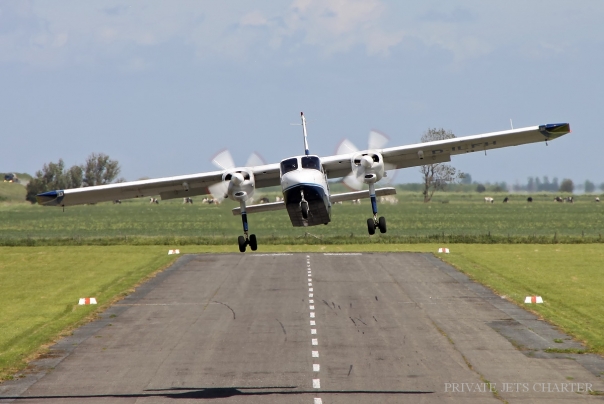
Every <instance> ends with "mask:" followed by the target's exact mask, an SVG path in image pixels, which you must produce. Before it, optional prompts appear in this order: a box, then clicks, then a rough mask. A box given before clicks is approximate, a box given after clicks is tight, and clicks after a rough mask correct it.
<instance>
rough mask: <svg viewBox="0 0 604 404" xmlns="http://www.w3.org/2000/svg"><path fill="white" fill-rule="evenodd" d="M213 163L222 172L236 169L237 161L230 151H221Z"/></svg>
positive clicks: (213, 159)
mask: <svg viewBox="0 0 604 404" xmlns="http://www.w3.org/2000/svg"><path fill="white" fill-rule="evenodd" d="M212 163H213V164H214V165H215V166H216V167H218V168H220V169H221V170H230V169H231V168H235V161H234V160H233V156H231V152H230V151H229V150H228V149H224V150H221V151H219V152H218V153H217V154H216V155H215V156H214V157H213V158H212Z"/></svg>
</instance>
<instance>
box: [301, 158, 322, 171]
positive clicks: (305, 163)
mask: <svg viewBox="0 0 604 404" xmlns="http://www.w3.org/2000/svg"><path fill="white" fill-rule="evenodd" d="M301 160H302V168H310V169H313V170H319V171H321V160H319V158H318V157H317V156H307V157H302V159H301Z"/></svg>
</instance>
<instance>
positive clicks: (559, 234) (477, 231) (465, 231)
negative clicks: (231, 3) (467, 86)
mask: <svg viewBox="0 0 604 404" xmlns="http://www.w3.org/2000/svg"><path fill="white" fill-rule="evenodd" d="M275 195H276V194H275ZM490 195H492V196H493V197H494V198H495V203H493V204H490V203H485V202H484V196H485V194H477V193H467V194H464V193H440V194H437V196H435V198H434V200H433V202H431V203H423V202H422V200H421V195H419V194H418V193H401V194H399V195H397V198H398V203H397V204H394V205H391V204H386V203H382V204H380V205H379V210H380V212H379V213H380V215H383V216H385V217H386V218H387V221H388V232H387V234H386V235H377V236H374V237H373V238H372V240H373V241H381V242H400V241H405V240H401V238H405V237H407V238H408V237H424V238H425V237H431V236H465V237H473V236H486V235H488V236H490V237H500V238H509V237H512V238H514V237H537V238H538V237H542V238H558V239H563V238H564V237H567V238H573V239H575V241H578V242H580V240H581V239H582V238H585V239H590V240H595V241H599V240H601V235H602V233H604V206H603V203H597V202H594V197H593V196H581V197H577V198H576V202H575V203H572V204H571V203H557V202H554V201H553V195H552V194H542V195H533V199H534V201H533V202H532V203H528V202H527V201H526V195H511V196H510V202H509V203H502V200H503V198H504V197H505V196H507V195H503V194H502V195H493V194H490ZM273 198H274V196H273V197H272V198H271V200H274V199H273ZM201 199H202V198H195V203H194V204H193V205H184V204H182V202H181V201H180V200H174V201H161V202H160V203H159V204H149V203H148V201H147V200H130V201H124V202H123V203H122V204H112V203H100V204H97V205H85V206H73V207H67V208H65V211H64V212H63V211H62V209H61V208H59V207H42V206H37V205H29V204H26V203H19V204H3V205H0V241H2V242H3V243H4V245H10V240H23V239H40V238H50V239H56V238H68V239H77V240H86V239H91V238H117V239H119V238H132V237H141V238H151V239H157V241H158V243H160V244H165V242H163V241H161V240H159V238H164V240H165V239H166V238H168V240H172V239H174V238H184V239H185V240H184V241H183V240H181V242H184V243H185V244H186V243H189V244H190V243H201V244H203V243H210V244H223V243H230V242H232V241H233V240H234V239H235V237H236V236H237V235H238V234H239V233H240V232H241V219H240V217H239V216H233V215H232V213H231V209H232V208H233V207H235V206H237V205H236V204H234V203H232V202H230V201H227V202H225V203H223V204H222V205H220V206H215V205H207V204H201V203H200V202H201ZM362 202H363V203H362V204H360V205H356V204H352V203H350V202H348V203H344V204H342V205H334V207H333V209H332V222H331V223H330V224H329V225H328V226H315V227H310V228H302V227H292V226H291V224H290V221H289V218H288V216H287V213H286V211H285V210H283V211H275V212H266V213H258V214H253V215H250V217H249V222H250V229H251V231H252V232H253V233H256V234H257V235H258V239H259V240H260V244H262V242H264V243H265V244H267V243H272V244H280V241H283V240H286V241H287V242H288V243H289V242H295V240H296V239H298V238H300V239H303V241H304V239H308V240H307V241H311V242H315V241H312V240H310V239H313V240H316V239H315V238H314V237H312V236H315V237H318V238H319V239H321V240H323V241H326V240H329V239H333V240H332V242H333V243H347V242H352V241H354V242H355V243H359V242H370V241H369V240H370V238H369V237H368V236H367V229H366V219H367V218H369V217H370V216H371V208H370V204H369V203H368V201H367V200H363V201H362ZM307 233H308V234H307ZM305 235H306V236H307V237H304V236H305ZM187 238H188V239H189V240H188V241H187V240H186V239H187ZM193 238H197V240H194V239H193ZM204 240H205V241H204ZM347 240H348V241H347ZM114 241H115V240H114ZM147 241H148V242H151V240H147ZM434 241H438V240H434ZM470 241H472V240H470ZM562 241H563V240H562ZM111 243H114V242H111ZM115 243H118V241H115ZM21 245H22V244H21Z"/></svg>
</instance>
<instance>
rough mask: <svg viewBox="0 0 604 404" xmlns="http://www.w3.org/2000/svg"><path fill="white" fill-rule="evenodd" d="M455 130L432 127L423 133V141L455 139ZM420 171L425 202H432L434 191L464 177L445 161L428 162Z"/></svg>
mask: <svg viewBox="0 0 604 404" xmlns="http://www.w3.org/2000/svg"><path fill="white" fill-rule="evenodd" d="M454 137H455V135H454V134H453V132H451V131H450V130H449V131H446V130H444V129H443V128H440V129H436V128H430V129H428V130H427V131H426V132H424V134H423V135H422V138H421V141H422V143H425V142H433V141H436V140H445V139H453V138H454ZM420 172H421V173H422V176H423V178H424V184H423V186H424V190H423V191H422V194H423V195H424V202H430V200H431V199H432V195H434V192H436V191H438V190H443V189H445V188H446V187H447V185H448V184H450V183H453V182H455V181H456V180H458V179H460V178H462V177H463V173H458V172H457V169H455V168H454V167H453V166H451V165H449V164H445V163H435V164H428V165H424V166H421V167H420Z"/></svg>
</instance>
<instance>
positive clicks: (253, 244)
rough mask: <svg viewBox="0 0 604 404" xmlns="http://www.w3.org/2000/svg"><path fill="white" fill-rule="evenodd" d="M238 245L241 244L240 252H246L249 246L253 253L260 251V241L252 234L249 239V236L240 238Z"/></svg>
mask: <svg viewBox="0 0 604 404" xmlns="http://www.w3.org/2000/svg"><path fill="white" fill-rule="evenodd" d="M237 243H238V244H239V251H240V252H245V250H246V248H247V246H248V245H249V246H250V248H251V250H252V251H256V250H257V249H258V241H257V240H256V235H255V234H250V236H249V237H247V234H246V235H245V236H239V238H238V239H237Z"/></svg>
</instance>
